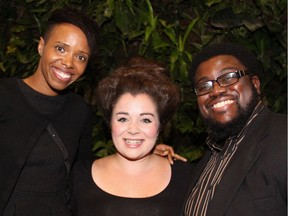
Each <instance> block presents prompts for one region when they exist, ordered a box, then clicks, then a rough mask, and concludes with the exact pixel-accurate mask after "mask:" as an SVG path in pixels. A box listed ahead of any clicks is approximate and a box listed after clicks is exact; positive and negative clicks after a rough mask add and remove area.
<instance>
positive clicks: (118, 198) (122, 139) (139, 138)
mask: <svg viewBox="0 0 288 216" xmlns="http://www.w3.org/2000/svg"><path fill="white" fill-rule="evenodd" d="M133 62H134V63H133V64H132V65H130V66H127V67H120V68H118V69H116V71H115V72H114V73H113V74H112V75H110V76H108V77H107V78H105V79H104V80H102V81H101V82H100V84H99V87H98V95H97V96H98V97H97V98H98V99H99V101H98V103H99V106H100V110H101V111H102V113H103V115H104V118H105V120H106V122H107V124H109V125H110V128H111V134H112V140H113V144H114V145H115V147H116V149H117V152H116V153H115V154H113V155H110V156H108V157H104V158H101V159H99V160H95V161H93V162H87V163H79V164H78V165H77V167H76V168H75V172H74V176H73V194H72V200H73V201H72V208H73V214H74V215H83V216H84V215H85V216H89V215H95V214H97V215H99V216H101V215H103V216H104V215H108V212H109V215H111V216H113V215H115V216H116V215H125V216H135V215H138V216H144V215H145V216H146V215H157V216H169V215H171V216H172V215H173V216H175V215H181V210H182V208H183V203H184V199H185V197H186V192H187V191H188V188H189V181H190V179H191V178H190V176H191V170H190V169H191V167H190V165H189V164H185V163H184V162H180V161H176V162H175V163H174V165H173V166H171V165H170V164H169V162H168V160H167V159H165V158H163V157H160V156H157V155H155V154H152V151H153V148H154V147H155V144H156V141H157V137H158V135H159V132H161V129H162V128H163V127H164V125H165V123H166V122H167V121H168V120H169V119H170V118H171V117H172V115H173V113H174V112H175V111H176V109H177V107H178V104H179V100H180V98H179V92H178V89H177V88H176V85H174V84H173V83H172V81H171V80H170V79H169V78H168V77H167V76H166V75H165V69H164V68H163V67H160V66H159V65H157V64H156V63H154V62H150V61H148V60H145V59H137V61H135V59H134V60H133ZM136 62H137V64H136ZM83 182H86V183H85V184H83Z"/></svg>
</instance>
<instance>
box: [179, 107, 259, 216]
mask: <svg viewBox="0 0 288 216" xmlns="http://www.w3.org/2000/svg"><path fill="white" fill-rule="evenodd" d="M263 107H264V105H263V103H262V102H259V104H258V105H257V106H256V108H255V110H254V112H253V113H252V115H251V117H250V118H249V121H248V122H247V124H246V125H245V127H244V128H243V129H242V131H241V132H240V133H239V134H238V135H237V136H235V137H232V138H229V139H227V140H226V142H225V144H224V146H223V148H222V147H221V146H220V145H216V143H212V141H211V139H210V138H209V137H208V138H207V140H206V143H207V145H208V146H209V148H210V149H211V151H212V155H211V157H210V159H209V161H208V162H207V164H206V166H205V168H204V170H203V171H202V173H201V175H200V177H199V179H198V182H197V183H196V185H195V187H194V188H193V189H192V191H191V194H190V195H189V197H188V199H187V201H186V205H185V210H184V215H185V216H206V214H207V208H208V205H209V202H210V201H211V200H212V199H213V196H214V193H215V190H216V188H217V186H218V185H219V183H220V181H221V179H222V177H223V175H224V172H225V170H226V168H227V166H228V165H229V163H230V161H231V160H233V156H234V154H235V152H236V151H237V148H238V146H239V145H240V144H241V141H242V140H243V138H244V137H245V129H246V128H247V127H248V125H249V124H250V123H251V122H252V120H253V119H254V118H255V117H256V116H257V115H258V113H259V112H260V111H261V110H262V108H263Z"/></svg>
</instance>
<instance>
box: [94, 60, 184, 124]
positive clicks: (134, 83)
mask: <svg viewBox="0 0 288 216" xmlns="http://www.w3.org/2000/svg"><path fill="white" fill-rule="evenodd" d="M165 72H166V70H165V68H164V67H162V66H160V65H158V64H157V63H155V62H154V61H151V60H146V59H143V58H139V57H137V58H133V59H132V60H131V61H130V62H129V63H128V66H121V67H119V68H117V69H116V70H115V71H114V72H113V73H112V74H111V75H110V76H108V77H106V78H104V79H103V80H102V81H101V82H100V83H99V85H98V89H97V100H98V105H99V108H100V111H101V112H102V114H103V116H104V119H105V121H106V123H107V124H110V120H111V116H112V111H113V108H114V106H115V104H116V103H117V101H118V99H119V98H120V96H121V95H123V94H125V93H130V94H132V95H137V94H147V95H149V96H150V97H151V98H152V100H153V101H154V103H155V104H156V107H157V111H158V115H159V121H160V129H162V128H163V127H164V125H165V124H166V123H167V121H169V120H170V118H171V117H172V116H173V114H174V113H175V112H176V110H177V108H178V105H179V102H180V94H179V90H178V88H177V87H176V85H175V84H174V83H173V82H172V81H171V80H170V79H169V77H168V76H166V74H165Z"/></svg>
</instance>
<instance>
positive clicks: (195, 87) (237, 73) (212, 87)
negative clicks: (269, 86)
mask: <svg viewBox="0 0 288 216" xmlns="http://www.w3.org/2000/svg"><path fill="white" fill-rule="evenodd" d="M228 74H236V75H237V80H236V81H235V82H233V83H231V84H228V85H227V84H224V85H223V84H221V83H219V81H218V80H219V79H221V78H223V77H225V76H227V75H228ZM246 75H248V74H247V70H236V71H233V72H228V73H225V74H222V75H220V76H219V77H217V78H216V79H215V80H207V81H204V82H200V83H198V84H196V85H195V86H194V92H195V94H196V95H197V96H202V95H205V94H208V93H210V92H211V91H213V89H214V83H215V82H217V83H218V85H219V86H220V87H227V86H230V85H233V84H235V83H237V82H238V81H239V79H240V78H241V77H243V76H246ZM211 82H212V84H211V89H210V90H209V91H208V92H205V93H203V94H198V93H197V90H196V89H197V86H199V85H200V84H203V83H211Z"/></svg>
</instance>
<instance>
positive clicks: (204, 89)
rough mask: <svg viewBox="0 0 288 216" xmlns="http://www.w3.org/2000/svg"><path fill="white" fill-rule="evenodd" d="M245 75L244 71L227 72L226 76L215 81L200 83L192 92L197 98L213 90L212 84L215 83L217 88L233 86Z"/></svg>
mask: <svg viewBox="0 0 288 216" xmlns="http://www.w3.org/2000/svg"><path fill="white" fill-rule="evenodd" d="M245 75H247V74H246V71H244V70H237V71H234V72H229V73H226V74H222V75H221V76H219V77H218V78H217V79H215V80H208V81H204V82H200V83H198V84H197V85H195V87H194V92H195V94H196V95H197V96H200V95H204V94H208V93H209V92H211V91H212V90H213V88H214V83H215V82H217V83H218V85H219V86H221V87H226V86H230V85H233V84H235V83H237V82H238V81H239V78H241V77H243V76H245Z"/></svg>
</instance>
